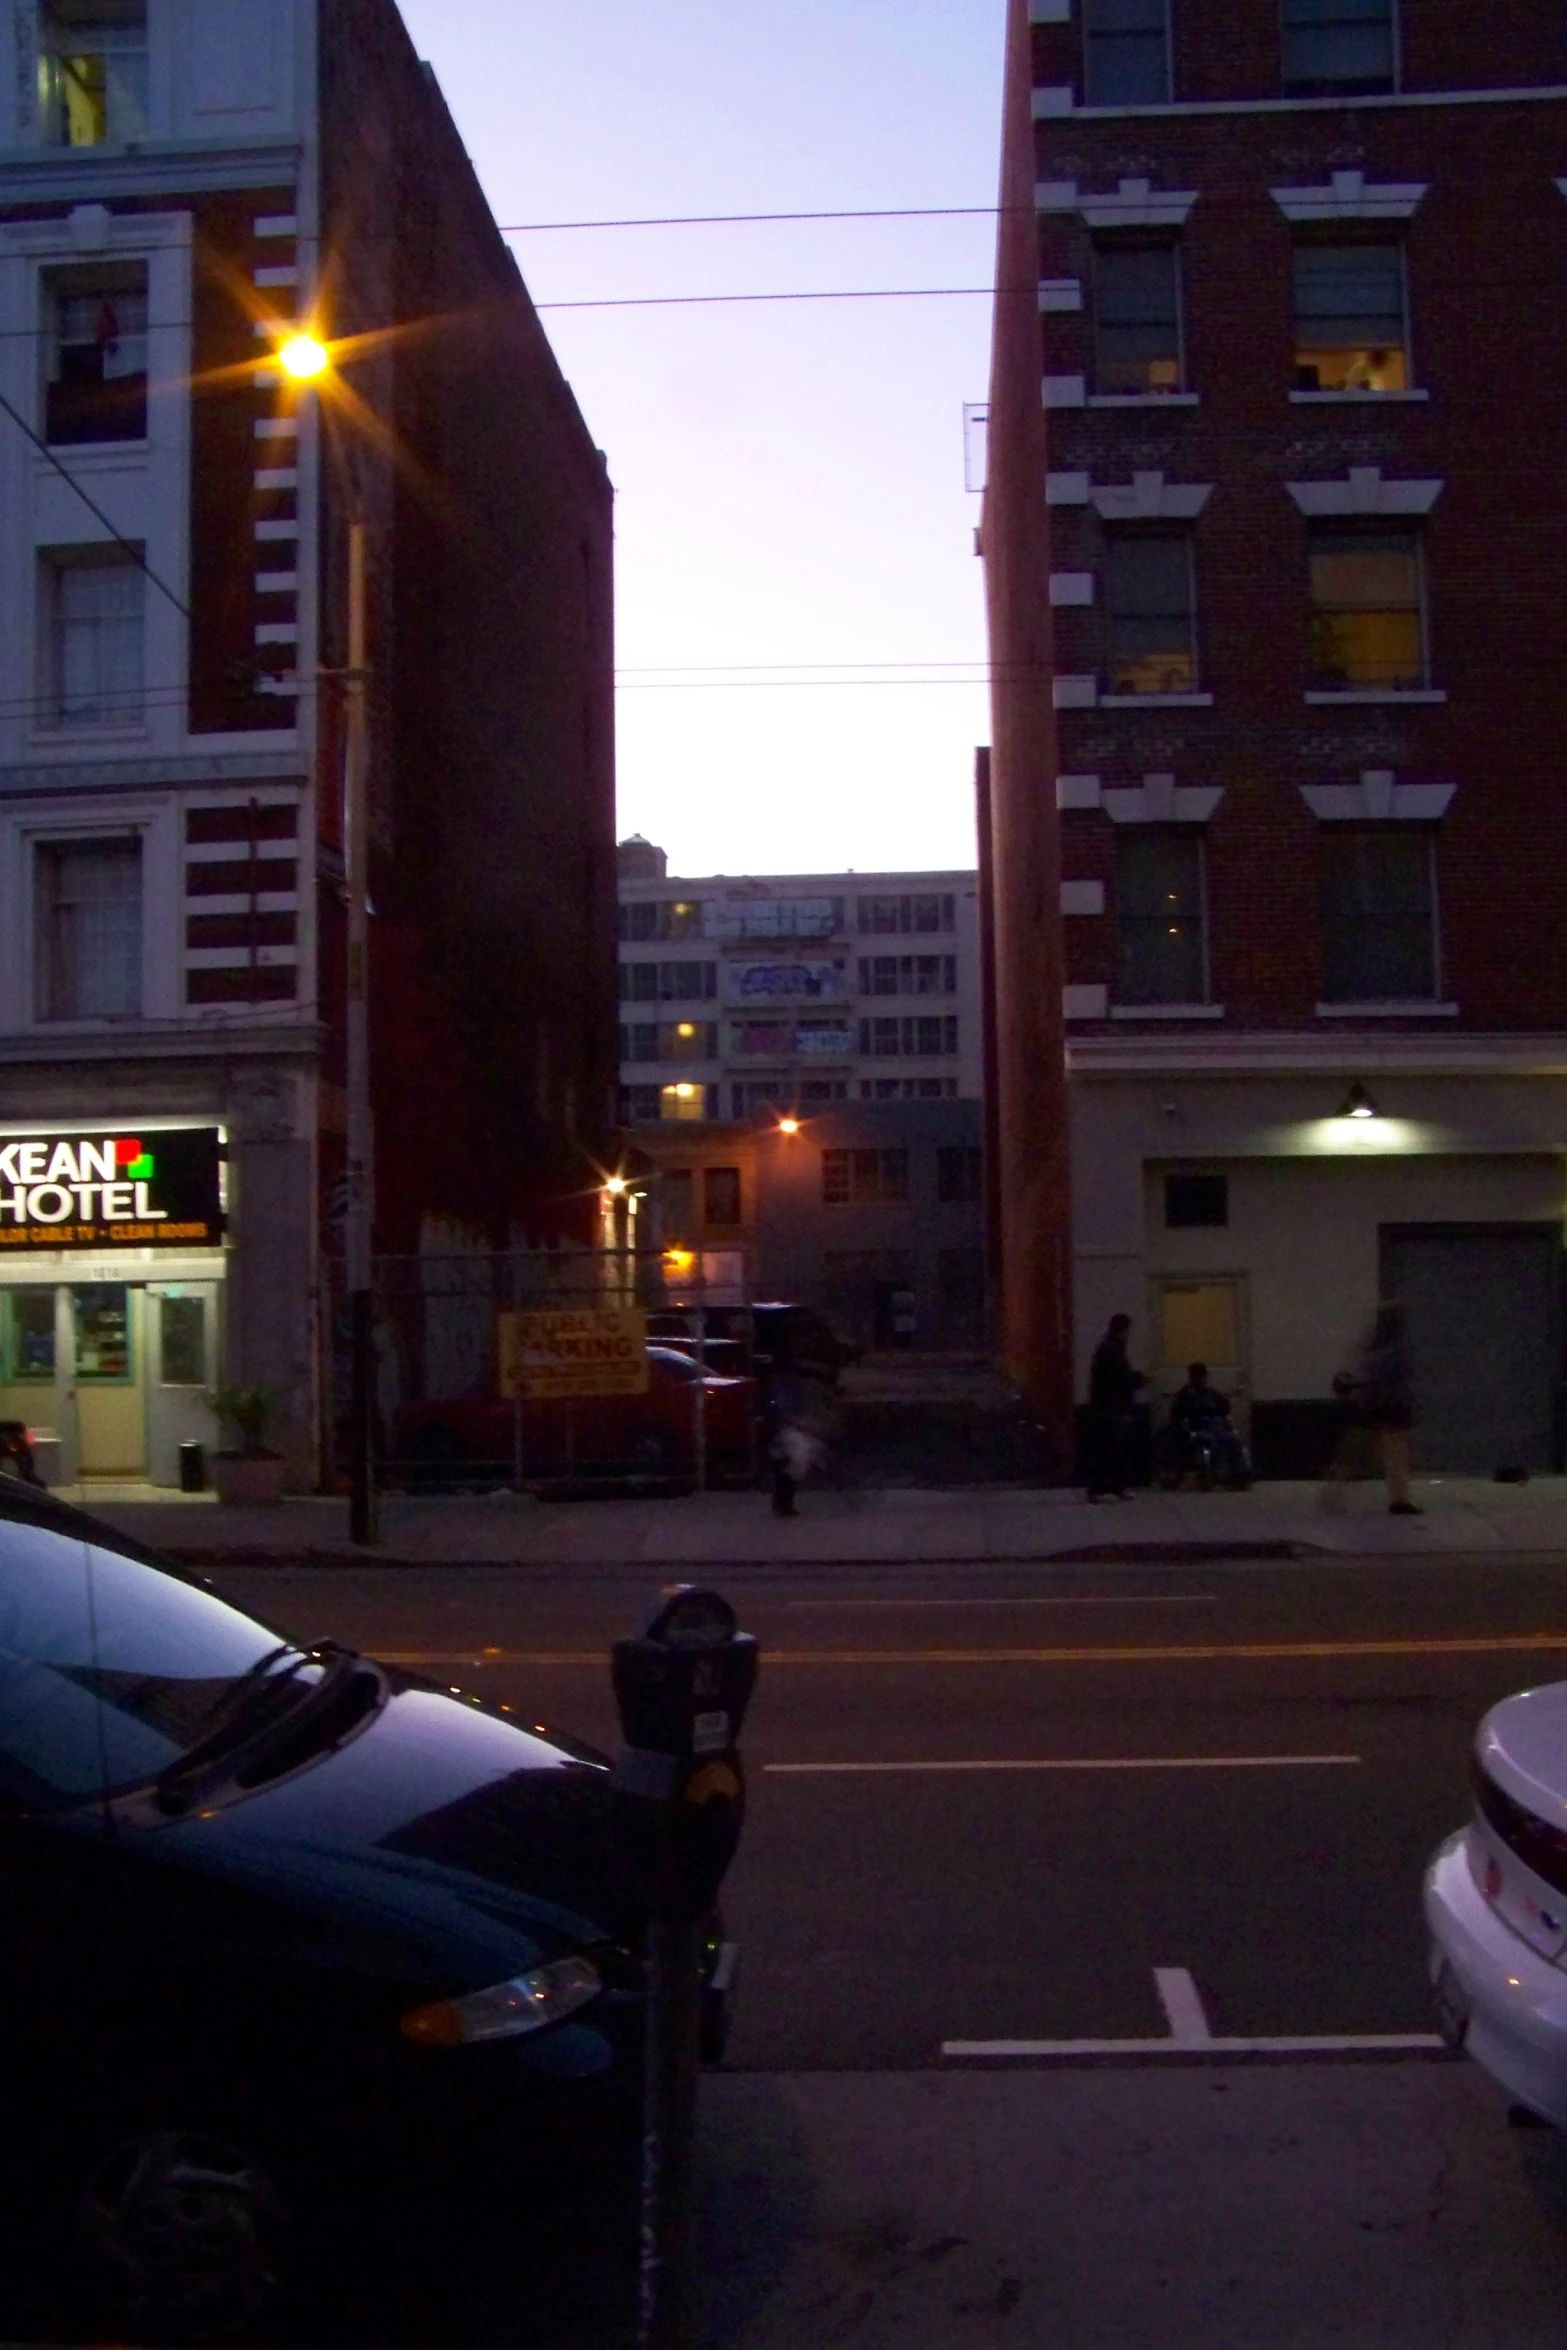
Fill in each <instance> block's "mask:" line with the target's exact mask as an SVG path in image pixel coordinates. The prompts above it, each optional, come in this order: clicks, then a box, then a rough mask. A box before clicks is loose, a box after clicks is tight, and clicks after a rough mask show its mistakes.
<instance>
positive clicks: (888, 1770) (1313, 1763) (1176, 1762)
mask: <svg viewBox="0 0 1567 2350" xmlns="http://www.w3.org/2000/svg"><path fill="white" fill-rule="evenodd" d="M1362 1759H1363V1758H1362V1757H1361V1756H1360V1755H1358V1754H1111V1755H1051V1756H1048V1757H1045V1758H1043V1759H1028V1760H1017V1761H1014V1760H1011V1759H1007V1758H997V1759H996V1760H994V1761H985V1762H778V1763H764V1764H763V1765H762V1771H763V1775H764V1777H771V1778H779V1779H850V1778H867V1777H880V1776H886V1775H888V1774H894V1773H897V1772H899V1771H905V1772H942V1771H1307V1770H1344V1769H1351V1768H1353V1767H1354V1766H1355V1765H1357V1764H1359V1763H1360V1762H1361V1761H1362Z"/></svg>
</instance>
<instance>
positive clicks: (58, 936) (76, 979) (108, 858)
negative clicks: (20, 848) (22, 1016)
mask: <svg viewBox="0 0 1567 2350" xmlns="http://www.w3.org/2000/svg"><path fill="white" fill-rule="evenodd" d="M34 941H35V964H36V973H37V991H36V1000H37V1010H38V1018H39V1019H40V1020H115V1019H120V1020H125V1019H132V1020H133V1019H136V1018H138V1017H139V1015H140V1013H141V1000H142V999H141V986H142V979H141V970H142V871H141V841H140V839H139V838H138V837H137V836H136V835H134V834H131V835H121V836H120V837H118V838H115V839H109V840H72V841H40V842H39V843H38V845H37V848H36V849H35V851H34Z"/></svg>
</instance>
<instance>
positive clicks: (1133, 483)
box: [1088, 473, 1213, 522]
mask: <svg viewBox="0 0 1567 2350" xmlns="http://www.w3.org/2000/svg"><path fill="white" fill-rule="evenodd" d="M1088 494H1089V496H1090V498H1091V499H1092V500H1093V503H1094V505H1095V506H1096V507H1097V508H1098V510H1099V512H1100V514H1101V515H1102V516H1103V517H1104V519H1105V521H1106V522H1195V521H1196V519H1197V517H1198V515H1199V514H1200V513H1201V512H1202V510H1203V508H1204V506H1206V505H1207V503H1208V500H1209V499H1210V498H1211V497H1212V495H1213V484H1212V482H1211V481H1209V482H1169V481H1166V479H1165V477H1164V475H1163V474H1162V473H1134V474H1133V476H1132V478H1131V480H1130V481H1129V482H1106V483H1104V484H1103V486H1102V487H1099V488H1093V489H1090V491H1089V493H1088Z"/></svg>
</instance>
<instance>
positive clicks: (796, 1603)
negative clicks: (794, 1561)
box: [784, 1591, 1219, 1608]
mask: <svg viewBox="0 0 1567 2350" xmlns="http://www.w3.org/2000/svg"><path fill="white" fill-rule="evenodd" d="M1218 1604H1219V1595H1218V1593H1217V1592H1216V1591H1081V1592H1078V1591H1063V1592H1058V1593H1054V1594H1052V1595H1050V1596H1047V1597H1045V1598H1032V1599H786V1600H785V1601H784V1605H785V1607H792V1608H844V1607H848V1608H873V1607H884V1608H885V1607H892V1608H899V1607H957V1608H968V1607H1217V1606H1218Z"/></svg>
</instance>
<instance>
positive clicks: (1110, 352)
mask: <svg viewBox="0 0 1567 2350" xmlns="http://www.w3.org/2000/svg"><path fill="white" fill-rule="evenodd" d="M1179 268H1180V262H1179V258H1178V255H1177V251H1176V247H1175V246H1174V245H1173V244H1169V243H1165V244H1149V245H1110V244H1102V245H1097V246H1096V247H1095V248H1094V271H1093V295H1094V389H1095V390H1096V391H1097V392H1101V393H1111V394H1115V393H1119V394H1122V395H1125V394H1127V393H1133V392H1135V393H1145V394H1146V393H1149V392H1178V391H1179V390H1180V388H1181V305H1180V291H1179V278H1178V272H1179Z"/></svg>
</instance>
